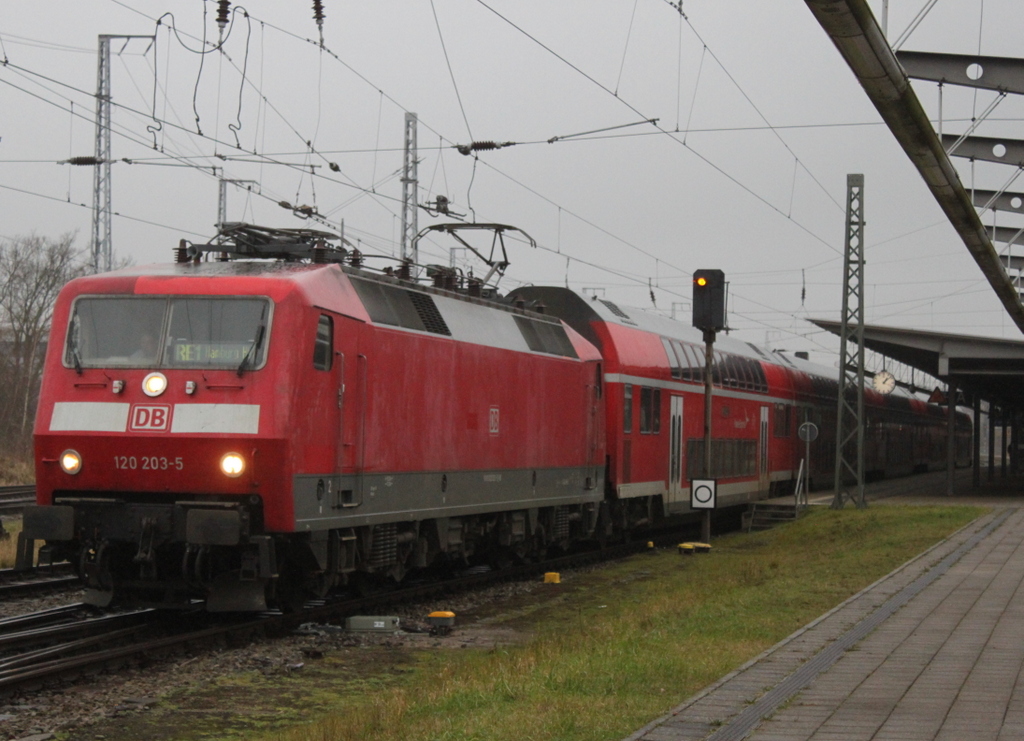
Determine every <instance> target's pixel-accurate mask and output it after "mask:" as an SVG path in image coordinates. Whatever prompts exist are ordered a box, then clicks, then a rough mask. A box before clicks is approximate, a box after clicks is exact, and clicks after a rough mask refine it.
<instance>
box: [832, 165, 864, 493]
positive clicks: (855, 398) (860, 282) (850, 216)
mask: <svg viewBox="0 0 1024 741" xmlns="http://www.w3.org/2000/svg"><path fill="white" fill-rule="evenodd" d="M845 247H846V249H845V252H844V254H843V316H842V323H841V332H840V335H839V389H838V392H839V393H838V400H837V402H836V468H835V472H836V477H835V497H834V499H833V500H832V507H833V508H835V509H842V507H843V504H844V498H843V497H844V494H845V493H846V491H845V487H844V485H843V479H844V476H845V475H846V473H847V472H849V473H850V474H852V475H853V477H854V479H855V487H856V488H855V489H854V491H853V493H852V495H850V496H851V499H853V501H854V503H855V504H856V505H857V508H858V509H863V508H864V507H865V506H867V502H866V501H865V499H864V421H865V420H864V176H863V175H854V174H850V175H847V176H846V245H845ZM851 341H852V342H854V343H856V345H857V348H856V350H853V349H852V348H851V344H850V343H851ZM851 443H853V445H851ZM851 447H854V448H855V450H853V451H851V450H850V448H851ZM851 453H852V454H851Z"/></svg>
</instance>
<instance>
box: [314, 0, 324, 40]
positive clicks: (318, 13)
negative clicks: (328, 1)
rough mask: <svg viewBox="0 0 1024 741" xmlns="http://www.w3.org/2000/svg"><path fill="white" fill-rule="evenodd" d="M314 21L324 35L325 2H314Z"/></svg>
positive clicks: (316, 0)
mask: <svg viewBox="0 0 1024 741" xmlns="http://www.w3.org/2000/svg"><path fill="white" fill-rule="evenodd" d="M313 20H314V21H316V27H317V28H319V29H320V32H321V33H323V30H324V4H323V0H313Z"/></svg>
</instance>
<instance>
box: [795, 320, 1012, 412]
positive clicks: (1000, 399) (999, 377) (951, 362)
mask: <svg viewBox="0 0 1024 741" xmlns="http://www.w3.org/2000/svg"><path fill="white" fill-rule="evenodd" d="M810 321H811V322H813V323H814V324H816V325H818V326H819V327H821V328H822V329H824V330H827V331H829V332H832V333H833V334H835V335H839V333H840V323H839V322H834V321H829V320H826V319H811V320H810ZM864 347H865V348H867V349H869V350H874V351H875V352H877V353H881V354H883V355H885V356H887V357H890V358H892V359H893V360H896V361H898V362H900V363H905V364H906V365H909V366H911V367H913V368H916V369H917V370H920V371H923V372H925V373H929V374H931V375H933V376H936V377H938V378H943V379H950V380H952V382H953V383H955V384H956V386H957V387H958V388H960V389H963V390H964V392H965V393H966V394H967V395H968V396H973V395H975V394H976V395H978V396H980V397H981V398H982V399H986V400H988V401H991V402H994V403H996V404H999V405H1004V404H1007V405H1013V406H1021V405H1024V341H1020V340H1002V339H991V338H988V337H972V336H970V335H961V334H948V333H946V332H926V331H922V330H918V329H899V328H896V327H880V326H872V325H868V324H865V325H864Z"/></svg>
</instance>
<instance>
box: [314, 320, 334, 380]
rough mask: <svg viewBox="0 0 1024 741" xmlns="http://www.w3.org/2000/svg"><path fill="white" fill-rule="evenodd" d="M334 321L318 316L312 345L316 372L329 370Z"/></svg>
mask: <svg viewBox="0 0 1024 741" xmlns="http://www.w3.org/2000/svg"><path fill="white" fill-rule="evenodd" d="M333 349H334V321H333V320H332V319H331V318H330V317H329V316H324V315H323V314H321V315H320V321H318V322H317V325H316V341H315V343H314V344H313V367H314V368H315V369H316V370H330V369H331V360H332V359H333V357H334V353H333V352H332V350H333Z"/></svg>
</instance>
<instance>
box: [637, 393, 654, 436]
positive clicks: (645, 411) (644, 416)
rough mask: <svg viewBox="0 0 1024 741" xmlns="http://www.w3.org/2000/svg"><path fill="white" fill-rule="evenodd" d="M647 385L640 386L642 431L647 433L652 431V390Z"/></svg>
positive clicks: (644, 433)
mask: <svg viewBox="0 0 1024 741" xmlns="http://www.w3.org/2000/svg"><path fill="white" fill-rule="evenodd" d="M653 391H654V389H649V388H647V387H646V386H641V387H640V433H641V434H643V435H646V434H647V433H649V432H650V431H651V392H653Z"/></svg>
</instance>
